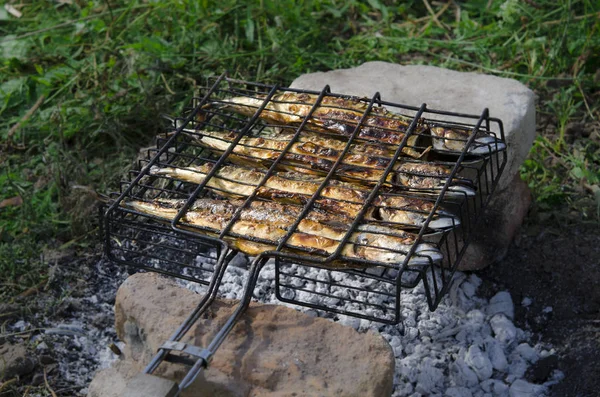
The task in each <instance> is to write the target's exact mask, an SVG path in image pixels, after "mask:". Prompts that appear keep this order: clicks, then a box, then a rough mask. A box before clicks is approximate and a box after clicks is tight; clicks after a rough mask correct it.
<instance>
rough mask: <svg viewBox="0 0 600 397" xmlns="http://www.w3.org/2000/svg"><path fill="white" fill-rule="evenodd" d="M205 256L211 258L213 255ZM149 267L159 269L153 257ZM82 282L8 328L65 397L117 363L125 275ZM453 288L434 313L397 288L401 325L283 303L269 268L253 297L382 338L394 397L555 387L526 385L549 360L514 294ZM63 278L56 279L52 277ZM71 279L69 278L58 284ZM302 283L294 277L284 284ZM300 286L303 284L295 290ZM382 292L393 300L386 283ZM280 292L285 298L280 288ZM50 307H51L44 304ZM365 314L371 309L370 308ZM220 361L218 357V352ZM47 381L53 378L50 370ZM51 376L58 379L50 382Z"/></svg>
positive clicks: (105, 270) (108, 272)
mask: <svg viewBox="0 0 600 397" xmlns="http://www.w3.org/2000/svg"><path fill="white" fill-rule="evenodd" d="M208 256H211V255H210V253H209V255H208ZM215 264H216V256H215V255H212V256H211V257H210V258H207V257H206V256H203V257H198V259H197V263H196V266H197V267H198V268H200V269H202V271H199V272H198V271H194V269H192V270H190V273H189V274H188V275H190V276H195V277H199V276H200V277H202V278H203V279H204V280H205V281H209V280H210V277H211V276H212V274H213V273H212V272H213V271H214V267H215ZM147 265H148V266H158V265H159V263H158V262H157V263H154V262H153V260H150V262H149V263H147ZM247 266H248V259H247V258H246V257H245V256H243V255H237V256H236V257H234V259H233V260H232V262H230V265H229V266H228V268H227V271H226V272H225V275H224V277H223V280H222V282H221V285H220V287H219V295H220V296H222V297H224V298H230V299H240V298H241V297H242V295H243V288H244V286H245V285H246V281H247V278H248V270H247ZM291 270H292V271H293V272H295V273H297V274H299V275H302V276H305V277H307V278H312V279H315V280H316V279H318V280H323V282H324V283H327V282H335V283H342V284H344V285H347V286H355V287H356V286H361V285H367V284H368V285H374V282H375V281H374V280H373V279H371V278H363V277H358V276H355V275H347V274H344V273H340V272H331V273H330V272H328V271H325V270H318V269H311V268H308V267H303V266H297V267H294V268H292V269H291ZM86 271H87V272H88V274H87V275H86V277H85V278H86V281H87V284H86V286H85V290H84V293H83V294H81V295H80V296H79V297H67V298H65V299H63V300H62V301H61V303H60V305H62V306H66V307H67V310H64V313H62V314H61V315H56V314H53V315H46V314H43V313H40V314H38V315H36V317H35V318H33V319H26V321H23V320H21V321H16V322H15V323H14V324H12V325H9V326H8V327H7V328H8V330H9V331H12V332H21V331H26V330H31V329H34V328H43V329H44V332H38V333H37V334H36V335H35V336H34V337H33V338H32V343H33V344H34V345H35V348H36V352H37V353H38V354H39V355H45V354H49V355H52V357H54V359H55V360H56V361H57V365H58V373H59V376H58V377H59V378H60V381H59V382H58V383H59V384H60V386H62V389H63V390H67V389H68V390H69V391H68V394H69V395H85V394H86V393H87V389H86V387H87V385H88V384H89V382H90V381H91V379H92V377H93V375H94V373H95V371H96V370H97V369H99V368H104V367H107V366H109V365H110V364H111V363H112V361H114V360H115V359H116V358H117V356H116V355H115V354H114V353H113V352H112V351H111V350H110V349H109V345H110V344H111V343H117V345H119V344H120V342H119V341H117V338H116V333H115V329H114V312H113V305H114V298H115V295H116V290H117V288H118V286H119V285H120V284H121V282H122V281H123V280H125V278H126V277H127V276H128V274H127V272H126V271H124V268H123V267H121V266H119V265H116V264H113V263H111V262H110V261H107V260H100V261H99V262H97V263H95V264H92V265H89V268H88V269H87V270H86ZM72 272H73V273H72V274H71V277H81V272H82V269H81V268H76V269H72ZM455 277H456V280H457V281H456V282H455V283H454V285H453V287H452V288H451V289H450V291H449V293H448V295H447V296H446V298H444V300H443V301H442V303H441V304H440V306H439V307H438V309H437V310H436V311H435V312H430V311H429V308H428V307H427V303H426V299H425V291H424V288H423V286H422V284H421V285H420V286H418V287H417V288H415V289H412V290H403V291H402V307H401V318H402V322H401V323H400V324H399V325H395V326H392V325H382V324H381V323H377V322H371V321H368V320H364V319H358V318H355V317H350V316H344V315H337V314H334V313H329V312H320V311H319V312H317V311H316V310H313V309H309V308H303V307H300V306H297V305H289V304H286V303H283V302H279V301H278V300H277V299H276V297H275V295H274V289H275V282H274V280H275V268H274V265H273V264H267V265H266V266H265V267H264V268H263V269H262V271H261V273H260V276H259V279H258V283H257V287H256V288H255V290H254V298H255V299H256V300H258V301H261V302H265V303H277V304H284V305H287V306H290V307H293V308H296V309H299V310H302V311H304V312H306V313H307V314H310V315H314V316H317V315H320V316H324V317H328V318H331V319H332V320H334V321H340V322H341V323H343V324H347V325H349V326H352V327H354V328H356V329H358V330H360V331H361V332H364V331H367V330H369V329H373V330H376V331H378V332H380V333H381V334H382V335H383V336H384V337H385V338H386V339H387V340H388V342H389V343H390V345H391V346H392V349H393V352H394V354H395V356H396V377H395V384H394V394H393V395H394V396H395V397H399V396H411V397H417V396H424V395H429V396H440V397H441V396H442V395H443V396H452V397H463V396H472V397H483V396H486V397H487V396H510V397H515V396H532V397H533V396H543V395H545V393H546V391H547V389H548V387H549V386H551V385H552V384H554V383H556V382H558V381H559V380H560V379H561V378H562V373H560V371H555V372H554V373H553V375H552V377H551V379H550V380H548V381H547V382H546V383H544V384H542V385H535V384H531V383H529V382H527V380H525V379H524V377H525V372H526V370H527V368H528V367H529V366H530V365H531V364H533V363H535V362H536V361H537V360H538V359H539V358H543V357H546V356H548V355H550V354H552V353H553V351H552V350H548V349H547V348H544V346H542V345H540V344H536V345H531V344H530V342H529V341H530V339H531V336H532V335H530V334H528V333H527V332H524V331H522V330H520V329H518V328H517V327H515V326H514V324H513V322H512V318H513V315H514V305H513V303H512V300H511V299H510V295H509V294H508V293H506V292H500V293H498V294H497V295H496V296H495V297H493V298H492V299H490V300H489V301H488V300H486V299H483V298H481V297H479V296H477V289H478V287H479V285H480V284H481V280H480V279H479V278H477V277H476V276H474V275H471V276H469V277H467V276H465V275H464V274H461V273H457V274H456V275H455ZM58 278H60V277H58ZM64 278H67V277H64ZM290 281H291V283H292V284H294V283H300V281H298V279H292V280H290ZM181 283H182V284H184V285H186V286H187V287H188V288H190V289H192V290H195V291H197V292H200V293H203V292H205V291H206V286H204V285H200V284H197V283H189V282H185V281H181ZM304 284H305V285H302V287H303V288H304V289H306V290H307V291H309V292H310V291H317V292H322V293H328V294H329V295H330V296H327V297H322V298H321V300H320V301H319V300H318V299H316V298H315V295H310V294H309V293H308V292H296V293H297V294H298V295H297V298H306V299H309V300H312V301H313V303H324V304H327V305H331V306H335V305H342V304H343V303H344V301H343V300H342V299H346V298H348V297H352V298H355V299H359V300H360V299H379V301H378V303H381V304H385V302H384V301H383V300H382V299H383V298H382V297H381V296H377V295H376V296H369V295H368V294H367V293H366V292H364V291H362V292H360V293H356V291H351V290H350V289H349V288H344V287H343V286H342V287H332V288H331V289H330V290H329V291H325V290H323V285H321V284H319V283H313V282H306V283H304ZM298 286H300V285H298ZM379 287H381V288H384V289H385V288H388V290H387V292H388V293H393V292H394V291H393V289H390V286H389V285H388V286H386V285H383V286H379ZM284 292H285V291H284ZM49 306H51V305H49ZM344 309H348V310H350V309H352V310H355V311H356V310H360V307H359V305H356V304H347V305H346V306H345V307H344ZM367 312H368V313H366V314H369V315H376V314H377V313H376V312H375V311H372V310H371V309H368V310H367ZM216 354H218V351H217V352H216ZM49 375H50V376H53V375H52V373H49ZM54 376H56V375H54Z"/></svg>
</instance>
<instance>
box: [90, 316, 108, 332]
mask: <svg viewBox="0 0 600 397" xmlns="http://www.w3.org/2000/svg"><path fill="white" fill-rule="evenodd" d="M91 320H92V325H93V326H94V327H96V328H100V329H104V328H108V327H110V326H112V325H113V322H114V319H113V316H112V315H111V314H109V313H98V314H96V315H95V316H93V317H92V319H91Z"/></svg>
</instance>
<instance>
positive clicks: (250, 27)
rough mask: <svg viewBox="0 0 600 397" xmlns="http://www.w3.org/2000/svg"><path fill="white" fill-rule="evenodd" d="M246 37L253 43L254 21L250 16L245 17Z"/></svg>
mask: <svg viewBox="0 0 600 397" xmlns="http://www.w3.org/2000/svg"><path fill="white" fill-rule="evenodd" d="M246 39H247V40H248V41H249V42H251V43H254V21H253V20H252V19H251V16H250V15H249V16H248V19H246Z"/></svg>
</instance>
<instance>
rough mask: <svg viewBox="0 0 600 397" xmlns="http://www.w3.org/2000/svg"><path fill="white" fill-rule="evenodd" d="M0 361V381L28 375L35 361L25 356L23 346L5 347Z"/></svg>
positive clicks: (25, 352)
mask: <svg viewBox="0 0 600 397" xmlns="http://www.w3.org/2000/svg"><path fill="white" fill-rule="evenodd" d="M3 350H4V351H3V352H2V358H1V359H0V379H10V378H14V377H15V376H22V375H26V374H28V373H30V372H31V371H33V369H34V368H35V361H34V360H33V359H32V358H31V357H28V356H27V351H26V350H25V347H24V346H23V345H10V346H5V348H4V349H3Z"/></svg>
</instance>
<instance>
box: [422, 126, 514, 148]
mask: <svg viewBox="0 0 600 397" xmlns="http://www.w3.org/2000/svg"><path fill="white" fill-rule="evenodd" d="M430 131H431V136H432V141H433V148H434V149H435V150H438V151H445V152H459V153H460V152H462V151H463V150H464V148H465V145H466V144H467V140H468V139H469V137H470V136H471V133H472V131H471V130H469V129H462V128H457V127H455V128H447V127H439V126H438V127H436V126H432V127H431V129H430ZM504 149H506V144H505V143H504V142H503V141H502V140H500V139H498V138H496V137H494V136H492V135H488V134H486V133H483V132H479V134H478V136H477V137H476V138H475V140H474V141H473V143H472V144H471V146H470V147H469V150H468V151H467V153H470V154H474V155H488V154H491V153H494V152H498V151H502V150H504Z"/></svg>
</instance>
